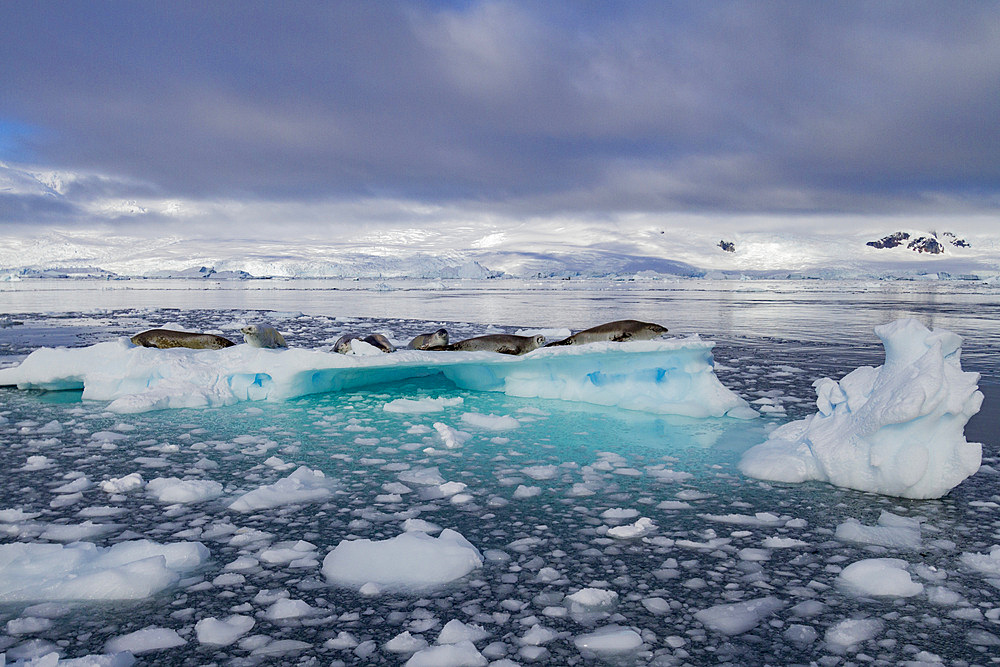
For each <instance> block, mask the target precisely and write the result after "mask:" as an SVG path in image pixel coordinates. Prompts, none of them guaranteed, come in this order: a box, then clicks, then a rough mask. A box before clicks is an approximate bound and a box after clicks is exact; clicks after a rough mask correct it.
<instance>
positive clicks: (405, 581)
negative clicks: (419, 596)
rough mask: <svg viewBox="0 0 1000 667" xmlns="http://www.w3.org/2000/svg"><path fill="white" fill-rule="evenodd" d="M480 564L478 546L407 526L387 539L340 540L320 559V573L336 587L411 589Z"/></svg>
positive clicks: (424, 587)
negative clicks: (411, 529) (321, 566)
mask: <svg viewBox="0 0 1000 667" xmlns="http://www.w3.org/2000/svg"><path fill="white" fill-rule="evenodd" d="M401 563H405V564H406V566H405V567H400V564H401ZM482 565H483V556H482V554H481V553H479V550H478V549H477V548H476V547H474V546H473V545H472V544H471V543H470V542H469V541H468V540H466V539H465V538H464V537H462V535H461V534H459V533H458V532H456V531H454V530H451V529H447V528H446V529H445V530H442V531H441V534H440V535H439V536H438V537H431V536H430V535H427V534H426V533H423V532H420V531H410V532H406V533H403V534H402V535H397V536H396V537H393V538H390V539H388V540H380V541H375V540H369V539H359V540H342V541H341V542H340V544H338V545H337V546H336V548H334V550H333V551H331V552H330V553H329V554H327V556H326V558H325V559H323V574H324V575H325V576H326V578H327V580H328V581H330V582H331V583H334V584H337V585H340V586H346V587H350V588H359V587H364V586H365V585H368V584H373V585H374V586H375V587H376V589H372V588H369V590H371V592H373V593H377V592H379V591H382V590H386V591H401V592H417V591H423V590H429V589H432V588H436V587H439V586H442V585H445V584H447V583H450V582H452V581H454V580H456V579H460V578H462V577H464V576H465V575H467V574H469V573H470V572H472V571H473V570H475V569H476V568H479V567H482Z"/></svg>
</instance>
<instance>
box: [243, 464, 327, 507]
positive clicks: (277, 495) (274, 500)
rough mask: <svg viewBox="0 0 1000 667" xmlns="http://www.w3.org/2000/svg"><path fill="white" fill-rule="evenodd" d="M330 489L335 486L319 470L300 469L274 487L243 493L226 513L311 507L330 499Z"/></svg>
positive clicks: (304, 467) (269, 485) (303, 467)
mask: <svg viewBox="0 0 1000 667" xmlns="http://www.w3.org/2000/svg"><path fill="white" fill-rule="evenodd" d="M333 487H334V483H333V482H332V481H331V480H330V479H327V477H326V476H325V475H324V474H323V473H322V472H320V471H319V470H311V469H309V468H308V467H306V466H300V467H299V468H298V469H297V470H296V471H295V472H293V473H292V474H291V475H289V476H288V477H285V478H283V479H279V480H278V481H277V482H275V483H274V484H265V485H263V486H260V487H258V488H256V489H254V490H253V491H248V492H247V493H244V494H243V495H242V496H240V497H239V498H237V499H236V500H234V501H233V502H232V503H230V505H229V509H232V510H236V511H237V512H254V511H256V510H261V509H267V508H271V507H280V506H281V505H293V504H301V503H314V502H318V501H320V500H325V499H326V498H327V497H329V496H330V495H332V494H333Z"/></svg>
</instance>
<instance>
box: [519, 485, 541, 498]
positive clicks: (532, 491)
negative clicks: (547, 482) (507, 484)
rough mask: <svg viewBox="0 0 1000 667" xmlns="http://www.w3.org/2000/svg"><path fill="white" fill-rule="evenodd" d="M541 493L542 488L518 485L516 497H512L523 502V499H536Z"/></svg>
mask: <svg viewBox="0 0 1000 667" xmlns="http://www.w3.org/2000/svg"><path fill="white" fill-rule="evenodd" d="M541 493H542V487H540V486H525V485H524V484H518V485H517V488H516V489H514V495H513V496H512V497H513V498H514V500H521V499H523V498H534V497H535V496H537V495H539V494H541Z"/></svg>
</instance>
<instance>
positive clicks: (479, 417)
mask: <svg viewBox="0 0 1000 667" xmlns="http://www.w3.org/2000/svg"><path fill="white" fill-rule="evenodd" d="M462 421H463V422H464V423H466V424H468V425H469V426H474V427H475V428H481V429H483V430H485V431H509V430H510V429H514V428H517V427H518V426H520V425H521V422H519V421H517V420H516V419H514V418H513V417H511V416H509V415H495V414H492V413H491V414H488V415H484V414H482V413H479V412H466V413H465V414H463V415H462Z"/></svg>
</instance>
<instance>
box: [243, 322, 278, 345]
mask: <svg viewBox="0 0 1000 667" xmlns="http://www.w3.org/2000/svg"><path fill="white" fill-rule="evenodd" d="M240 332H241V333H242V334H243V340H244V341H246V344H247V345H250V346H251V347H268V348H274V347H288V343H286V342H285V337H284V336H282V335H281V334H280V333H278V330H277V329H275V328H274V327H269V326H266V325H263V324H248V325H247V326H245V327H243V328H242V329H240Z"/></svg>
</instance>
